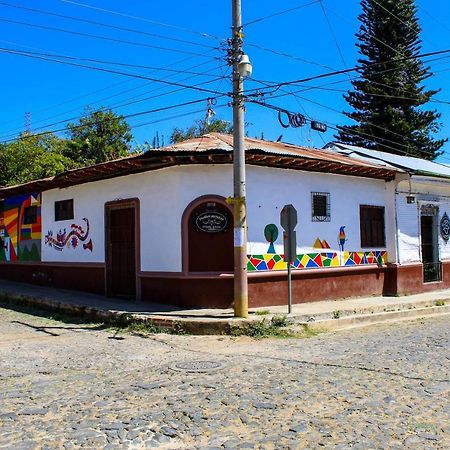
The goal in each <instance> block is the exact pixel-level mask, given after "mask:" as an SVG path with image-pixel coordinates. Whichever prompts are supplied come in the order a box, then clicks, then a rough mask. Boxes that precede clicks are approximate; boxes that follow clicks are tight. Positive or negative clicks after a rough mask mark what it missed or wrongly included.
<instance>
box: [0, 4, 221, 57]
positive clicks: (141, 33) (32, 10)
mask: <svg viewBox="0 0 450 450" xmlns="http://www.w3.org/2000/svg"><path fill="white" fill-rule="evenodd" d="M0 5H2V6H6V7H9V8H16V9H21V10H24V11H30V12H35V13H38V14H45V15H47V16H53V17H59V18H63V19H68V20H74V21H77V22H82V23H88V24H91V25H96V26H100V27H104V28H109V29H113V30H120V31H127V32H129V33H135V34H139V35H143V36H150V37H156V38H158V39H166V40H169V41H174V42H181V43H183V44H189V45H195V46H199V47H205V48H211V49H212V48H217V47H213V46H211V45H206V44H200V43H198V42H193V41H188V40H185V39H179V38H174V37H171V36H164V35H161V34H157V33H148V32H146V31H141V30H136V29H133V28H126V27H119V26H116V25H111V24H106V23H103V22H97V21H95V20H90V19H83V18H81V17H75V16H67V15H65V14H60V13H55V12H52V11H48V10H44V9H36V8H29V7H26V6H23V5H15V4H12V3H7V2H0Z"/></svg>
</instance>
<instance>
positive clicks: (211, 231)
mask: <svg viewBox="0 0 450 450" xmlns="http://www.w3.org/2000/svg"><path fill="white" fill-rule="evenodd" d="M188 227H189V230H188V240H189V245H188V249H189V250H188V251H189V262H188V270H189V272H232V271H233V267H234V257H233V215H232V214H231V212H230V210H229V209H228V208H227V206H225V205H222V204H220V203H218V202H215V201H211V202H205V203H202V204H200V205H198V206H197V207H196V208H195V209H194V210H193V211H192V212H191V215H190V217H189V224H188Z"/></svg>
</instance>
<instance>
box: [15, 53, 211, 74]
mask: <svg viewBox="0 0 450 450" xmlns="http://www.w3.org/2000/svg"><path fill="white" fill-rule="evenodd" d="M9 50H13V51H15V49H9ZM19 51H21V50H19ZM23 52H24V53H28V54H30V55H36V56H46V57H50V58H61V59H68V60H71V61H85V62H93V63H98V64H106V65H111V66H120V67H130V68H133V69H149V70H151V71H152V72H153V71H154V72H158V71H163V72H173V73H186V74H191V75H200V76H210V77H215V76H217V75H214V74H210V75H208V74H205V73H199V72H189V71H188V70H182V69H168V68H166V67H156V66H145V65H141V64H128V63H122V62H118V61H105V60H101V59H93V58H84V57H80V56H68V55H59V54H56V53H40V52H30V51H27V50H24V51H23Z"/></svg>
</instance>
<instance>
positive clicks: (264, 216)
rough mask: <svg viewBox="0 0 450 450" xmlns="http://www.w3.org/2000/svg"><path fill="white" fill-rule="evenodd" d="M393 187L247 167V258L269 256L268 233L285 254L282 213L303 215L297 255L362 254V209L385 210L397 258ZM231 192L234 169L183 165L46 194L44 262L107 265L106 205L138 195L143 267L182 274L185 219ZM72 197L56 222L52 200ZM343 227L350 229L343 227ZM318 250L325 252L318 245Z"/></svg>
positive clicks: (388, 246)
mask: <svg viewBox="0 0 450 450" xmlns="http://www.w3.org/2000/svg"><path fill="white" fill-rule="evenodd" d="M393 189H394V184H393V183H385V182H384V181H380V180H373V179H364V178H357V177H349V176H341V175H331V174H320V173H311V172H300V171H294V170H284V169H273V168H265V167H254V166H249V167H248V168H247V200H248V253H249V255H255V254H258V255H264V254H267V252H268V250H269V247H270V244H271V242H269V241H268V240H267V236H265V233H264V230H265V228H266V226H267V225H269V224H275V225H276V226H277V228H278V230H279V233H278V236H277V239H276V240H274V242H272V244H273V246H272V249H271V252H272V253H273V252H275V254H282V253H283V246H282V230H281V227H280V225H279V220H280V219H279V217H280V211H281V209H282V207H283V206H284V205H285V204H289V203H291V204H293V205H294V206H295V207H296V209H297V210H298V225H297V228H296V229H297V243H298V247H297V252H298V253H311V252H316V253H317V252H318V251H321V252H328V253H330V252H331V253H336V254H337V253H339V251H345V252H361V251H364V250H368V249H363V248H362V247H361V239H360V222H359V206H360V205H374V206H379V207H384V208H385V211H386V212H385V216H386V220H385V231H386V246H383V247H380V248H376V249H369V250H383V251H384V250H387V251H388V254H391V253H392V255H394V254H395V238H394V233H395V219H394V214H393V211H394V191H393ZM312 192H319V193H326V194H329V195H328V199H329V215H330V217H329V220H327V221H323V222H320V221H313V220H312V213H311V208H312V205H311V201H312V200H311V198H312V197H311V193H312ZM208 194H211V195H221V196H223V197H228V196H231V195H232V167H231V166H230V165H218V166H214V165H211V166H204V165H202V166H199V165H192V166H184V167H173V168H168V169H162V170H158V171H152V172H147V173H141V174H135V175H128V176H125V177H119V178H113V179H110V180H103V181H98V182H95V183H87V184H84V185H79V186H72V187H69V188H64V189H54V190H51V191H46V192H44V193H43V194H42V236H43V238H42V260H43V261H47V262H83V263H103V262H104V261H105V238H104V237H105V222H104V220H105V219H104V205H105V203H106V202H110V201H114V200H120V199H127V198H139V200H140V209H141V220H140V231H141V236H140V240H141V270H143V271H158V272H164V271H168V272H179V271H181V259H182V255H181V252H182V246H181V217H182V215H183V212H184V210H185V209H186V207H187V206H188V205H189V203H190V202H191V201H193V200H194V199H196V198H198V197H200V196H203V195H208ZM67 199H73V219H70V220H60V221H55V202H59V201H63V200H67ZM342 227H345V228H342ZM319 245H320V246H321V248H320V250H319V249H318V246H319Z"/></svg>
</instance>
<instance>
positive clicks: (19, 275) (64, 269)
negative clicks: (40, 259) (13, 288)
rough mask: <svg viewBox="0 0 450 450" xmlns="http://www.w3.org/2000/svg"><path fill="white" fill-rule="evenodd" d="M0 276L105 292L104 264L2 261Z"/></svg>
mask: <svg viewBox="0 0 450 450" xmlns="http://www.w3.org/2000/svg"><path fill="white" fill-rule="evenodd" d="M0 278H4V279H7V280H13V281H19V282H23V283H33V284H40V285H46V286H54V287H59V288H63V289H71V290H74V291H83V292H90V293H92V294H100V295H104V294H105V266H104V264H82V263H79V264H68V263H61V264H56V263H26V264H24V263H13V264H12V263H2V264H0Z"/></svg>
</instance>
